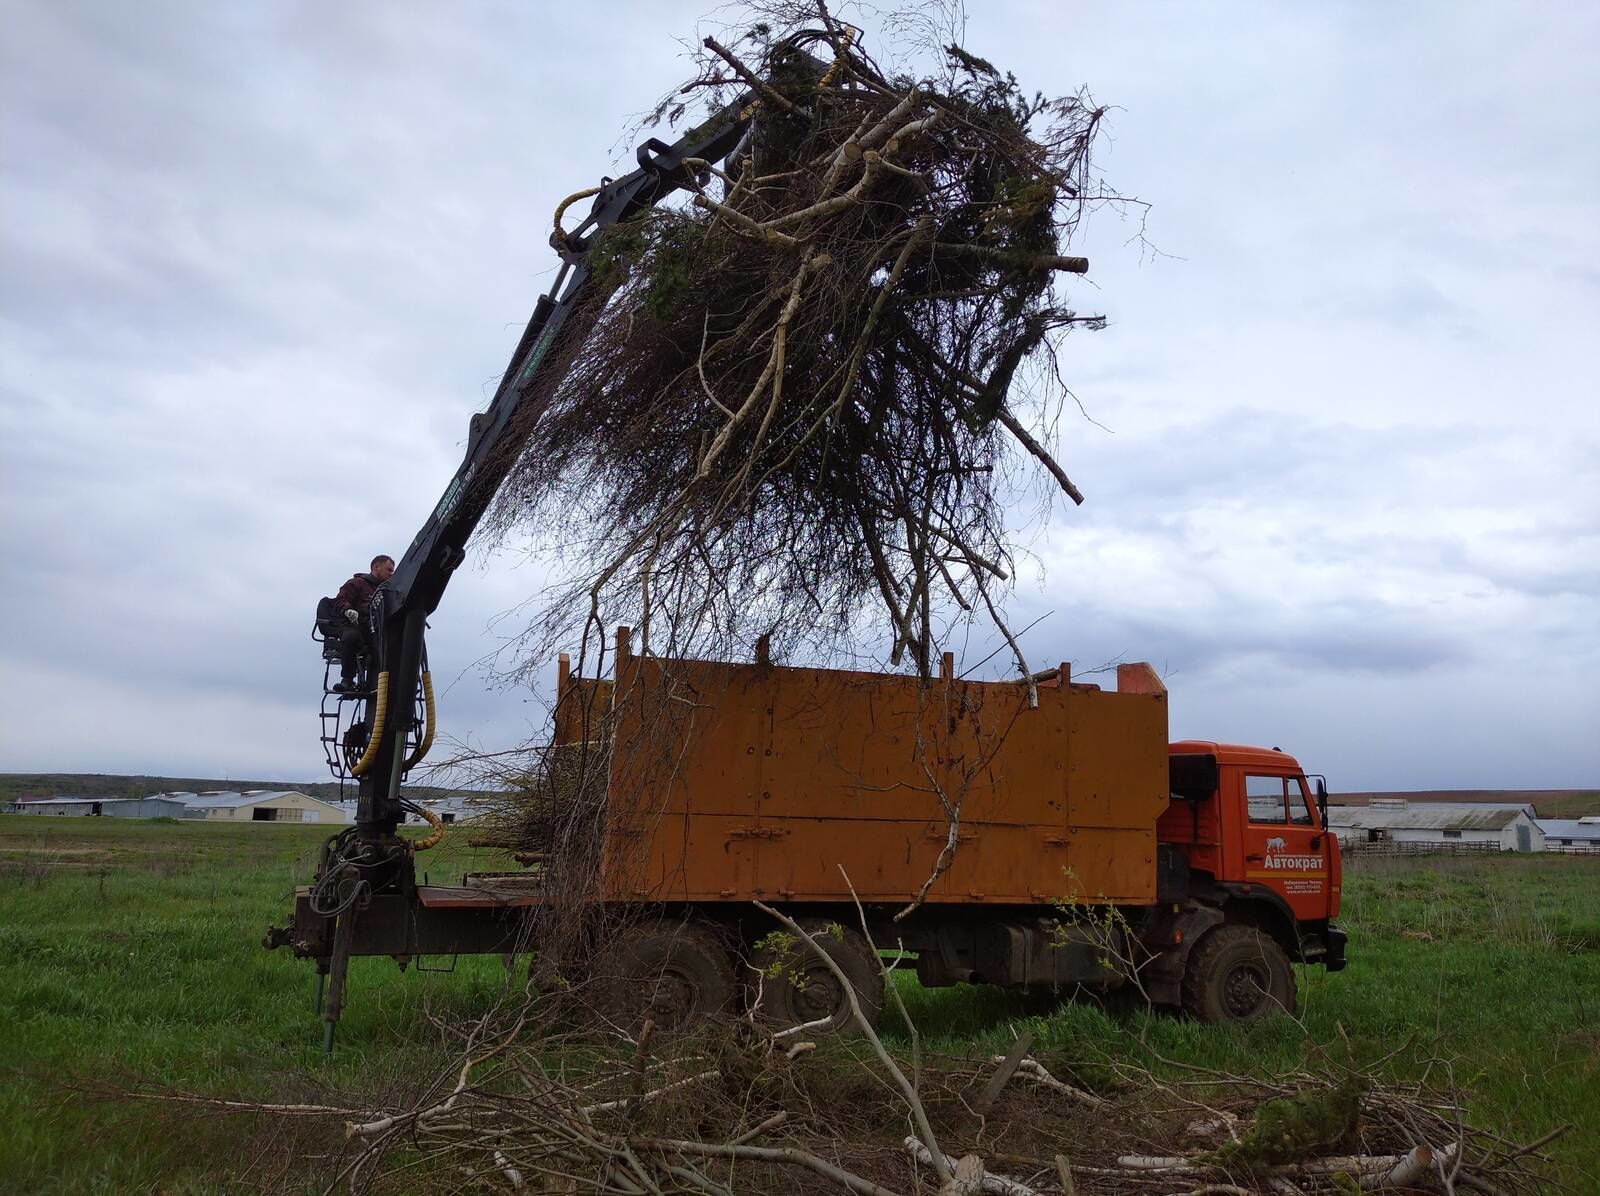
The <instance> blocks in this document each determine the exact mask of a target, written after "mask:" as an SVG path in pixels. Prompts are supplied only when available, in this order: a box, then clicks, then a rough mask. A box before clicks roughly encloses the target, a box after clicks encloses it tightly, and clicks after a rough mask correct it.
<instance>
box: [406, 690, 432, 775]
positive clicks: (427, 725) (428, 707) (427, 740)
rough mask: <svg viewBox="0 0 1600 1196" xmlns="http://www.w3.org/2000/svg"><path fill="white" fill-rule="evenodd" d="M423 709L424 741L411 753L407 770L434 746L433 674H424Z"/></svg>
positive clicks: (407, 762)
mask: <svg viewBox="0 0 1600 1196" xmlns="http://www.w3.org/2000/svg"><path fill="white" fill-rule="evenodd" d="M422 709H423V711H424V717H425V722H424V723H423V728H422V742H421V743H419V744H417V750H416V751H414V752H412V753H411V758H410V759H409V760H407V761H406V771H407V772H410V771H411V770H412V769H413V768H415V767H416V766H417V764H418V762H419V761H420V760H421V759H422V758H423V757H424V756H426V755H427V754H428V749H429V748H431V747H432V746H433V674H432V673H428V672H424V673H423V674H422Z"/></svg>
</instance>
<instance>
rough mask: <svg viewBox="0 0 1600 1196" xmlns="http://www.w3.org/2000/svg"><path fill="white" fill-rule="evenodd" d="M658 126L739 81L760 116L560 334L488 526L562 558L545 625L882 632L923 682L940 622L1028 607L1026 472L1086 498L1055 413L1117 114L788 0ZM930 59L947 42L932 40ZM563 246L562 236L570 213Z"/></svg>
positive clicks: (558, 637)
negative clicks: (1103, 143) (876, 52)
mask: <svg viewBox="0 0 1600 1196" xmlns="http://www.w3.org/2000/svg"><path fill="white" fill-rule="evenodd" d="M764 8H765V9H766V13H765V15H766V18H767V19H766V20H764V21H762V22H761V23H758V24H756V25H755V26H754V27H753V28H752V29H750V30H749V31H748V32H747V33H746V34H745V35H744V36H742V37H733V36H731V35H729V36H728V41H729V43H730V44H728V45H724V44H723V42H722V41H719V40H718V39H717V38H715V37H707V38H705V40H704V44H703V46H702V47H701V48H700V49H699V50H698V52H697V70H696V73H695V75H694V76H693V77H692V78H691V79H689V80H688V81H687V82H686V83H685V84H684V85H683V86H682V87H681V88H680V89H678V90H677V91H676V92H675V93H674V94H673V96H672V97H670V98H669V102H667V103H664V104H663V106H662V108H661V109H660V110H659V111H658V114H657V115H658V116H660V117H667V118H674V119H677V120H679V121H683V120H686V119H692V117H693V114H694V113H697V112H700V111H701V110H702V107H703V109H704V110H706V111H715V110H718V109H719V108H720V107H721V106H723V105H725V104H727V103H729V102H730V101H731V99H732V98H733V97H735V96H737V95H739V94H741V93H749V94H752V95H753V96H754V99H753V100H751V101H750V105H751V112H752V115H753V119H752V121H751V124H750V131H749V133H748V134H747V135H746V137H745V138H744V140H743V141H742V142H741V144H740V145H739V146H738V147H737V148H736V149H735V151H734V152H733V153H732V154H731V155H730V156H729V157H728V158H727V159H726V160H725V161H724V162H722V163H720V164H716V163H711V162H697V163H692V164H691V165H692V166H694V167H695V168H696V169H697V170H698V171H699V174H698V182H697V184H696V186H695V188H694V189H693V190H692V191H691V192H690V194H689V196H688V198H687V200H686V201H685V202H683V203H681V204H675V205H672V206H667V207H662V208H658V209H656V210H654V211H653V212H651V213H650V214H648V215H647V216H644V217H642V218H640V219H637V220H634V221H630V222H628V223H626V224H623V225H619V226H617V227H614V228H613V229H611V230H610V231H609V232H607V233H606V234H605V235H604V236H603V237H602V238H601V239H600V241H599V242H598V243H597V244H596V245H595V246H594V247H593V249H592V250H591V255H590V262H591V267H592V269H593V271H594V276H595V283H596V285H594V286H593V287H592V288H591V290H590V292H589V296H588V298H587V299H586V301H585V303H586V309H585V310H584V311H582V312H580V313H575V318H574V319H573V320H572V321H571V322H570V324H569V327H570V328H572V329H573V331H572V332H570V333H569V334H568V335H567V336H566V337H565V338H564V339H563V340H562V341H561V342H559V343H558V344H557V346H556V347H555V348H554V350H553V351H552V357H551V361H550V363H551V367H552V368H550V369H548V370H547V371H546V372H545V377H546V378H547V379H548V381H546V382H545V383H543V393H540V394H536V395H533V396H530V397H531V398H532V399H533V400H534V401H533V402H530V403H528V404H526V407H527V409H528V410H529V411H531V412H535V413H536V414H534V415H532V416H530V417H529V418H530V419H531V420H532V421H533V422H532V425H531V426H530V427H529V428H528V429H527V431H528V437H527V440H526V442H525V443H526V445H527V448H526V449H525V450H524V451H523V452H522V455H521V458H520V460H519V461H518V462H517V463H516V467H515V470H514V471H513V473H512V475H511V478H510V481H509V482H508V483H507V485H506V486H505V487H504V489H503V490H502V492H501V496H500V500H499V502H498V504H497V508H496V514H495V519H494V521H493V522H494V524H495V525H496V526H497V527H498V529H499V530H500V531H501V532H510V531H513V530H516V531H523V532H531V533H532V534H533V535H534V537H535V539H536V541H537V542H538V543H540V544H541V545H542V546H543V547H544V548H545V549H547V550H550V551H551V552H552V553H553V554H554V556H555V557H556V558H557V559H558V560H559V561H561V562H562V566H563V568H564V572H563V573H562V575H561V576H562V577H563V581H562V582H560V583H558V585H557V586H556V588H555V589H554V591H553V592H552V593H550V594H548V595H546V598H545V601H543V602H542V603H541V604H540V608H541V610H542V612H543V613H542V614H540V615H538V616H537V617H536V618H535V620H534V623H533V625H532V627H531V628H530V629H529V634H528V636H527V637H526V638H525V639H524V641H523V644H522V647H523V649H524V651H525V655H524V656H523V660H524V661H525V662H527V663H528V664H530V665H539V664H542V662H543V661H544V660H546V659H548V649H549V648H550V647H552V646H555V645H558V644H559V645H561V646H566V645H570V644H574V643H578V644H581V654H580V657H579V665H580V667H581V666H582V665H583V663H584V662H585V661H586V660H589V661H593V660H595V659H597V658H598V657H599V656H601V655H602V654H603V652H604V644H605V639H606V637H605V636H604V634H602V632H603V630H604V628H606V627H607V626H608V625H611V624H616V623H627V624H630V625H632V626H635V627H637V628H638V629H639V633H640V636H641V640H642V648H643V650H644V651H646V652H659V653H664V654H673V655H680V656H687V655H713V654H716V653H719V652H724V653H725V652H729V651H732V650H736V649H737V650H742V651H747V650H748V648H749V645H750V644H751V643H752V642H753V641H754V640H755V639H756V638H757V636H759V635H762V634H767V635H770V636H771V637H772V641H773V645H774V648H775V649H777V650H778V651H780V652H782V651H786V650H788V649H790V648H793V647H809V648H812V649H820V650H827V649H832V648H836V647H838V646H840V645H842V644H845V643H848V642H852V641H855V640H858V639H859V638H860V636H861V633H862V632H863V630H864V629H866V628H872V629H878V628H887V629H888V636H887V641H886V643H885V647H886V649H887V655H888V656H889V657H890V659H891V660H892V661H894V662H896V663H902V664H905V663H909V665H910V667H912V668H915V669H916V670H918V671H919V672H920V673H921V674H922V675H923V676H927V675H928V673H929V670H930V667H931V663H930V662H931V660H932V658H933V645H934V643H935V640H936V639H937V629H938V628H939V625H940V620H941V619H942V618H944V617H945V616H947V615H949V614H957V615H959V614H960V612H968V613H970V614H971V615H973V616H975V617H978V618H987V619H990V620H992V621H993V623H994V624H995V625H996V626H997V627H998V628H999V630H1000V632H1001V633H1002V635H1004V637H1005V638H1006V640H1007V642H1008V643H1010V644H1011V647H1012V649H1013V651H1015V652H1016V655H1017V660H1018V666H1019V668H1020V669H1021V671H1022V672H1023V673H1024V674H1025V673H1026V672H1027V669H1026V666H1025V664H1024V663H1023V662H1022V659H1021V653H1020V649H1018V648H1017V645H1016V643H1015V640H1014V637H1013V636H1012V635H1011V632H1010V630H1009V629H1008V628H1007V626H1006V623H1005V621H1004V617H1003V600H1004V597H1005V595H1006V592H1007V591H1008V589H1009V582H1010V579H1011V576H1012V573H1013V571H1014V553H1015V550H1016V546H1015V544H1014V543H1013V539H1012V534H1011V532H1010V531H1009V530H1008V527H1007V521H1006V509H1007V505H1008V502H1011V501H1013V500H1014V499H1015V498H1016V495H1017V491H1018V488H1019V487H1024V486H1027V485H1028V484H1029V483H1037V482H1041V481H1042V482H1043V483H1044V485H1045V487H1046V490H1047V492H1049V493H1056V492H1065V493H1066V494H1067V495H1069V496H1070V497H1071V498H1072V499H1073V500H1074V501H1081V495H1080V494H1079V493H1078V491H1077V489H1076V487H1075V486H1074V485H1073V484H1072V482H1071V481H1070V479H1069V478H1068V476H1067V474H1066V472H1065V471H1064V470H1063V469H1062V467H1061V466H1060V464H1058V462H1057V461H1056V459H1055V458H1054V457H1053V456H1052V455H1051V452H1050V450H1049V449H1048V448H1047V447H1046V444H1045V441H1046V440H1048V439H1050V437H1049V436H1048V435H1047V429H1048V427H1049V426H1050V425H1051V422H1052V419H1053V416H1054V414H1055V413H1056V412H1057V411H1058V410H1059V399H1060V398H1061V397H1062V396H1063V395H1064V394H1065V393H1066V391H1065V386H1064V384H1063V382H1062V379H1061V376H1060V373H1059V371H1058V368H1057V367H1058V360H1057V353H1058V349H1059V346H1060V338H1061V335H1062V334H1063V333H1064V332H1066V331H1067V330H1069V329H1071V328H1073V327H1097V326H1099V325H1101V324H1102V323H1103V319H1102V318H1101V317H1099V316H1092V315H1087V316H1086V315H1080V314H1078V313H1077V312H1076V311H1075V310H1074V309H1073V307H1072V306H1071V305H1070V303H1069V302H1068V299H1067V297H1066V296H1065V294H1064V293H1063V288H1062V286H1061V285H1060V283H1059V279H1060V277H1061V275H1062V274H1063V273H1068V274H1070V273H1072V272H1081V271H1082V270H1083V269H1085V265H1086V264H1085V262H1084V260H1083V259H1082V258H1077V257H1071V256H1065V255H1064V254H1063V249H1064V248H1066V247H1067V245H1068V243H1069V242H1070V240H1071V238H1072V234H1073V232H1074V230H1075V229H1076V227H1077V225H1078V222H1079V220H1080V218H1081V217H1082V216H1083V215H1084V213H1085V212H1086V211H1087V210H1088V209H1089V208H1090V207H1091V206H1093V205H1094V204H1096V203H1100V202H1120V201H1119V200H1118V199H1117V197H1115V196H1113V195H1110V194H1108V193H1107V192H1106V190H1105V189H1104V188H1103V187H1102V186H1101V185H1100V183H1099V182H1098V181H1097V179H1096V178H1095V176H1094V174H1093V170H1092V151H1093V149H1094V146H1095V143H1096V140H1097V135H1098V133H1099V130H1100V126H1101V122H1102V118H1103V116H1104V112H1105V110H1104V109H1103V108H1102V107H1100V106H1098V105H1096V104H1095V103H1094V102H1093V101H1092V100H1090V99H1089V98H1088V97H1087V96H1086V95H1084V94H1077V95H1072V96H1068V97H1065V98H1048V97H1045V96H1042V95H1029V94H1027V93H1025V92H1024V91H1023V89H1022V88H1021V87H1020V85H1019V84H1018V83H1017V82H1016V80H1015V79H1014V78H1013V77H1012V76H1011V75H1009V74H1007V73H1006V72H1004V71H1002V70H1001V69H999V68H997V67H995V66H993V65H991V64H990V63H988V62H986V61H984V60H983V59H981V58H978V57H976V56H974V55H972V54H969V53H968V52H966V51H965V50H963V49H961V48H960V47H959V46H956V45H949V46H946V47H942V48H940V49H939V50H938V51H937V55H938V58H939V60H940V64H939V66H938V68H937V69H934V70H931V71H923V72H920V73H918V72H915V71H909V70H893V71H892V70H889V69H886V68H884V67H881V66H880V65H879V64H878V63H877V62H876V61H875V60H874V59H873V57H872V56H871V55H870V54H869V52H868V48H867V47H866V45H864V44H863V39H862V37H861V36H860V34H859V31H858V30H856V29H855V28H853V27H851V26H848V25H845V24H843V23H841V22H839V21H838V20H835V19H834V18H833V17H832V16H831V15H830V14H829V13H828V12H827V10H826V8H825V7H823V5H821V4H815V3H810V2H805V3H788V2H783V0H779V2H777V3H771V4H768V5H766V6H764ZM923 57H924V59H925V58H926V57H927V55H923ZM559 215H560V214H559V213H558V223H557V228H556V234H555V236H556V239H557V240H559V239H560V238H561V236H562V235H563V234H562V233H561V229H560V224H559Z"/></svg>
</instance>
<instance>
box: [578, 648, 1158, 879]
mask: <svg viewBox="0 0 1600 1196" xmlns="http://www.w3.org/2000/svg"><path fill="white" fill-rule="evenodd" d="M618 640H619V652H618V654H617V657H616V660H615V664H616V667H615V670H614V676H613V678H612V679H611V680H610V681H598V682H597V681H594V680H592V679H584V678H579V677H576V676H572V675H570V674H569V666H568V662H567V659H566V657H564V656H563V658H562V661H561V671H560V678H559V688H558V694H559V698H558V701H557V706H556V720H555V722H556V729H555V731H556V733H555V742H556V743H557V744H558V745H574V746H575V745H577V744H578V743H581V742H584V741H592V740H593V739H594V738H596V737H597V736H603V737H604V738H605V739H606V740H607V741H608V745H609V747H610V749H611V751H610V762H609V775H608V778H607V782H608V783H607V792H606V818H605V828H606V839H605V849H604V855H603V864H602V868H603V882H604V886H603V887H604V893H605V897H606V899H608V900H613V901H639V900H647V901H662V902H679V901H693V902H701V903H704V902H720V901H748V900H750V899H751V898H759V899H762V900H769V901H784V902H805V901H819V902H820V901H840V900H849V896H850V890H849V887H848V886H847V884H846V879H845V878H846V876H847V875H848V877H849V885H853V886H854V888H855V891H856V893H857V894H858V895H859V896H860V897H861V899H862V900H863V901H867V902H903V901H907V900H909V899H911V898H912V897H913V896H914V895H915V894H916V893H917V892H918V891H919V890H920V889H921V888H922V886H923V885H924V884H925V883H926V882H927V880H928V878H929V877H930V876H931V875H932V874H933V873H934V872H935V870H936V866H937V864H938V861H939V857H940V853H941V851H944V850H945V849H946V847H947V846H948V845H949V843H950V839H951V823H952V816H953V819H954V822H955V824H956V831H955V840H956V842H955V850H954V852H953V853H952V854H951V855H949V856H948V857H947V867H946V868H945V869H944V871H943V872H942V873H941V874H940V875H939V877H938V879H937V880H936V881H935V882H934V883H933V885H932V887H931V888H930V889H929V890H928V893H927V896H926V900H927V901H928V902H930V903H942V902H962V903H972V902H983V903H986V904H994V905H1018V904H1021V905H1033V904H1048V903H1051V902H1056V901H1060V900H1063V899H1069V898H1070V899H1072V900H1077V901H1087V902H1115V903H1119V904H1124V903H1126V904H1148V903H1150V902H1153V901H1154V900H1155V881H1156V867H1155V857H1156V819H1157V818H1159V817H1160V815H1161V813H1162V811H1164V810H1165V809H1166V808H1167V804H1168V800H1169V794H1168V773H1167V701H1166V688H1165V686H1163V685H1162V683H1161V681H1160V679H1159V678H1158V677H1157V676H1156V674H1155V672H1154V670H1152V669H1151V668H1150V666H1149V665H1146V664H1126V665H1121V666H1119V667H1118V669H1117V690H1116V691H1115V692H1110V691H1105V690H1102V689H1100V688H1099V687H1097V686H1093V685H1079V684H1073V683H1072V682H1071V681H1070V676H1069V669H1068V666H1066V665H1063V666H1061V669H1060V670H1059V671H1057V672H1055V673H1053V674H1051V675H1049V676H1048V677H1046V678H1045V679H1043V680H1041V681H1040V682H1039V683H1038V685H1037V694H1038V705H1037V706H1036V707H1030V706H1029V704H1028V690H1027V687H1026V686H1025V685H1023V684H1021V683H1018V682H1014V681H1013V682H995V681H963V680H956V679H954V678H953V677H951V676H950V669H949V666H948V660H949V658H948V657H946V662H947V663H946V667H945V669H944V675H943V676H942V677H941V678H940V679H937V680H934V681H932V682H931V683H927V684H924V683H921V682H919V681H918V680H917V679H916V678H914V677H906V676H902V675H897V674H882V673H867V672H853V671H844V670H836V669H810V668H787V667H782V666H777V665H773V664H770V663H764V662H757V663H753V664H723V663H716V662H711V661H700V660H675V659H665V658H659V657H653V656H635V655H632V654H630V653H629V652H628V651H627V650H626V636H625V633H621V634H619V637H618ZM588 727H596V728H601V727H603V728H604V730H603V731H598V730H597V731H595V732H593V733H588V732H587V731H586V730H585V729H586V728H588Z"/></svg>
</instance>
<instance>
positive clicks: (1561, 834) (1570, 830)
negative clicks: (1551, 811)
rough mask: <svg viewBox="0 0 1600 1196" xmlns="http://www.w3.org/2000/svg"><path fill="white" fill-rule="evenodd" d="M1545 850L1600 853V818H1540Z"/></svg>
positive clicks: (1590, 816) (1592, 816)
mask: <svg viewBox="0 0 1600 1196" xmlns="http://www.w3.org/2000/svg"><path fill="white" fill-rule="evenodd" d="M1539 829H1540V830H1541V831H1543V832H1544V843H1545V848H1546V850H1550V851H1555V850H1573V851H1595V852H1600V816H1597V815H1593V814H1591V815H1587V816H1586V817H1583V818H1541V819H1539Z"/></svg>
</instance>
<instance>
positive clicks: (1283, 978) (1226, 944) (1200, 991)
mask: <svg viewBox="0 0 1600 1196" xmlns="http://www.w3.org/2000/svg"><path fill="white" fill-rule="evenodd" d="M1183 1008H1184V1010H1185V1012H1187V1013H1188V1014H1189V1016H1190V1017H1193V1018H1195V1019H1196V1020H1198V1021H1202V1022H1253V1021H1257V1020H1259V1019H1260V1018H1263V1017H1266V1016H1268V1015H1269V1014H1272V1013H1276V1012H1280V1011H1282V1012H1285V1013H1289V1014H1293V1013H1294V1010H1295V983H1294V969H1293V968H1291V967H1290V966H1289V957H1288V956H1287V955H1285V954H1284V952H1283V948H1282V947H1280V946H1279V945H1278V943H1277V941H1276V940H1274V939H1273V938H1272V937H1271V936H1270V935H1266V934H1263V933H1261V931H1259V930H1257V929H1256V928H1255V927H1253V926H1240V925H1237V924H1235V925H1223V926H1218V927H1217V928H1216V929H1215V930H1213V931H1211V932H1210V933H1209V934H1207V935H1206V936H1205V937H1204V938H1203V939H1201V940H1200V941H1199V942H1198V943H1196V944H1195V947H1194V950H1193V951H1191V952H1190V953H1189V961H1188V966H1187V967H1186V968H1185V970H1184V974H1183Z"/></svg>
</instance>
